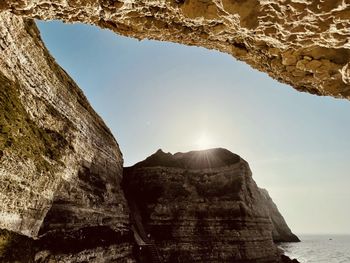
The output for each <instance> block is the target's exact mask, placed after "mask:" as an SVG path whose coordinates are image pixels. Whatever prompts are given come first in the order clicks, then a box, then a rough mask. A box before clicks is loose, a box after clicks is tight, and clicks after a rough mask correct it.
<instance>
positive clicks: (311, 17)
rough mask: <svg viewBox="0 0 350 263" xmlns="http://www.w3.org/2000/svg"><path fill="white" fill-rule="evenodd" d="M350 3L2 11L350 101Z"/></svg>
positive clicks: (38, 0) (107, 4)
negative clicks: (177, 50)
mask: <svg viewBox="0 0 350 263" xmlns="http://www.w3.org/2000/svg"><path fill="white" fill-rule="evenodd" d="M349 6H350V3H349V2H348V1H344V0H336V1H321V0H317V1H314V0H282V1H281V0H247V1H241V0H235V1H232V0H205V1H204V0H158V1H149V0H137V1H136V0H65V1H62V0H60V1H54V2H48V1H46V0H35V1H34V0H21V1H12V0H4V1H2V3H1V5H0V10H1V9H3V10H9V11H11V12H13V13H15V14H19V15H22V16H27V17H32V18H38V19H45V20H46V19H60V20H63V21H66V22H77V21H79V22H83V23H88V24H94V25H98V26H100V27H103V28H109V29H111V30H113V31H115V32H117V33H119V34H122V35H126V36H131V37H136V38H138V39H145V38H148V39H157V40H162V41H172V42H178V43H182V44H186V45H196V46H203V47H206V48H209V49H216V50H219V51H222V52H225V53H228V54H232V55H233V56H235V57H236V58H237V59H239V60H243V61H245V62H247V63H248V64H250V65H251V66H252V67H254V68H256V69H258V70H260V71H263V72H266V73H268V74H269V75H270V76H271V77H273V78H275V79H277V80H279V81H281V82H284V83H287V84H290V85H292V86H293V87H294V88H296V89H297V90H299V91H304V92H309V93H313V94H318V95H329V96H334V97H340V98H347V99H349V98H350V68H349V62H350V61H349V58H350V51H349V49H350V19H349V17H350V7H349Z"/></svg>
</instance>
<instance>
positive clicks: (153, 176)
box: [123, 149, 288, 262]
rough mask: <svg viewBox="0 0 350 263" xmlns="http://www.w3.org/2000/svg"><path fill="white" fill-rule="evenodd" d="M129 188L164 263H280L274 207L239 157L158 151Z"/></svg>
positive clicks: (130, 171) (134, 170)
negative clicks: (274, 234) (273, 221)
mask: <svg viewBox="0 0 350 263" xmlns="http://www.w3.org/2000/svg"><path fill="white" fill-rule="evenodd" d="M123 182H124V183H123V185H124V187H125V191H126V193H127V196H128V197H129V198H128V199H129V201H130V199H132V200H133V202H135V203H136V207H137V209H138V210H139V213H140V214H141V217H142V222H143V224H144V226H145V229H146V231H147V232H148V233H150V234H151V237H152V238H153V239H154V240H155V243H156V245H157V247H158V248H159V249H160V254H161V256H162V258H163V261H164V262H279V260H280V259H279V257H280V256H279V254H278V251H277V249H276V246H275V245H274V240H273V236H272V231H273V228H274V225H273V223H272V220H271V217H270V203H267V202H266V199H265V197H264V196H263V195H262V194H261V192H260V189H259V188H258V187H257V185H256V184H255V182H254V180H253V178H252V175H251V171H250V169H249V166H248V164H247V162H245V161H244V160H243V159H241V158H240V157H239V156H238V155H235V154H233V153H231V152H229V151H227V150H225V149H212V150H206V151H194V152H189V153H184V154H183V153H177V154H175V155H172V154H170V153H168V154H166V153H164V152H162V151H158V152H157V153H155V154H154V155H152V156H150V157H149V158H147V159H146V160H145V161H143V162H140V163H138V164H136V165H135V166H133V167H129V168H125V169H124V179H123ZM268 202H272V201H270V200H269V201H268ZM276 209H277V208H276ZM131 210H133V209H131ZM133 212H134V211H133ZM277 212H278V210H277ZM279 216H280V217H281V218H280V219H279V220H280V221H283V222H284V220H283V218H282V216H281V215H280V214H279ZM284 224H285V222H284ZM281 227H282V228H283V227H284V226H281ZM287 228H288V227H287Z"/></svg>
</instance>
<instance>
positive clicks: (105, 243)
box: [0, 2, 132, 262]
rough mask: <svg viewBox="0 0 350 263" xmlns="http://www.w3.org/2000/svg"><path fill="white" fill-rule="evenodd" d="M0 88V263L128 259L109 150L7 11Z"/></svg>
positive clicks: (103, 134) (65, 83)
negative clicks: (13, 262) (35, 260)
mask: <svg viewBox="0 0 350 263" xmlns="http://www.w3.org/2000/svg"><path fill="white" fill-rule="evenodd" d="M2 3H3V2H2ZM0 86H1V88H0V115H1V116H0V228H1V229H3V230H1V231H0V261H1V262H7V261H10V262H11V261H14V260H15V259H14V258H13V257H16V256H20V257H24V258H22V260H24V261H25V262H29V261H31V260H34V258H36V257H37V258H39V259H41V260H43V261H40V262H46V261H48V260H56V261H59V262H87V261H88V262H108V261H109V260H108V258H113V259H115V260H119V261H120V262H121V261H123V260H124V261H126V260H132V256H131V248H132V245H131V242H132V241H131V239H132V236H131V235H130V233H129V228H128V226H129V211H128V207H127V203H126V200H125V198H124V193H123V191H122V190H121V187H120V182H121V179H122V165H123V159H122V154H121V152H120V150H119V147H118V144H117V142H116V141H115V139H114V137H113V135H112V134H111V132H110V130H109V129H108V128H107V127H106V125H105V124H104V122H103V121H102V120H101V118H100V117H99V116H98V115H97V114H96V113H95V111H94V110H93V109H92V108H91V106H90V105H89V103H88V101H87V99H86V98H85V96H84V95H83V93H82V92H81V90H80V89H79V88H78V87H77V85H76V84H75V83H74V81H73V80H72V79H71V78H70V77H69V76H68V75H67V74H66V73H65V72H64V70H63V69H61V68H60V67H59V66H58V65H57V64H56V63H55V60H54V59H53V58H52V57H51V56H50V54H49V52H48V51H47V49H46V48H45V47H44V45H43V43H42V41H41V39H40V35H39V32H38V29H37V27H36V26H35V24H34V22H33V20H27V19H23V18H21V17H17V16H15V15H13V14H11V13H8V12H3V13H1V14H0ZM16 244H18V245H16ZM24 244H25V245H24ZM72 244H74V246H72ZM21 249H22V252H18V251H21ZM23 249H25V251H31V252H30V253H27V252H23ZM106 251H107V252H108V253H107V254H108V256H106ZM10 259H11V260H10ZM39 259H38V260H39ZM45 260H46V261H45Z"/></svg>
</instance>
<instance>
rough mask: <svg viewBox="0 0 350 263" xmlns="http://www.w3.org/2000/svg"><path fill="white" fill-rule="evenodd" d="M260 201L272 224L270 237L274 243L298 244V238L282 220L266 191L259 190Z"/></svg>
mask: <svg viewBox="0 0 350 263" xmlns="http://www.w3.org/2000/svg"><path fill="white" fill-rule="evenodd" d="M259 190H260V194H261V200H263V205H264V206H265V210H266V211H268V213H269V217H270V218H271V222H272V226H273V227H272V237H273V240H274V241H275V242H300V240H299V238H298V237H297V236H296V235H294V234H293V233H292V231H291V230H290V228H289V227H288V225H287V223H286V221H285V220H284V218H283V216H282V215H281V213H280V212H279V211H278V208H277V206H276V204H275V203H274V202H273V201H272V199H271V197H270V195H269V193H268V192H267V190H266V189H259Z"/></svg>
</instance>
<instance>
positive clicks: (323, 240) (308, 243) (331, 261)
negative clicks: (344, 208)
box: [279, 235, 350, 263]
mask: <svg viewBox="0 0 350 263" xmlns="http://www.w3.org/2000/svg"><path fill="white" fill-rule="evenodd" d="M299 238H300V239H301V242H300V243H283V244H280V245H279V247H280V248H281V249H283V250H284V252H285V254H286V255H287V256H289V257H290V258H292V259H293V258H295V259H297V260H298V261H299V262H301V263H350V235H300V236H299Z"/></svg>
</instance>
